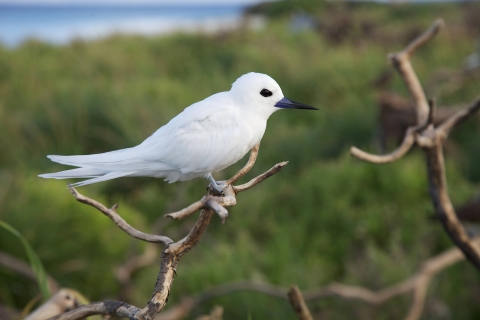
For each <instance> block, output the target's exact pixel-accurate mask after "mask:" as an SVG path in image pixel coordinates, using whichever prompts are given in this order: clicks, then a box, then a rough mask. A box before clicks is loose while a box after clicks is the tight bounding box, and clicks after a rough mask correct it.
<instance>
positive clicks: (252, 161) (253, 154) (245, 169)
mask: <svg viewBox="0 0 480 320" xmlns="http://www.w3.org/2000/svg"><path fill="white" fill-rule="evenodd" d="M259 149H260V143H257V144H256V145H254V146H253V148H252V150H251V151H250V158H248V161H247V164H246V165H245V166H244V167H243V168H242V169H240V171H238V172H237V173H236V174H235V175H234V176H233V177H231V178H230V179H228V180H227V185H232V184H234V183H235V182H237V181H238V180H239V179H240V178H242V177H243V176H244V175H246V174H247V172H249V171H250V170H251V169H252V167H253V165H254V164H255V161H256V160H257V157H258V150H259Z"/></svg>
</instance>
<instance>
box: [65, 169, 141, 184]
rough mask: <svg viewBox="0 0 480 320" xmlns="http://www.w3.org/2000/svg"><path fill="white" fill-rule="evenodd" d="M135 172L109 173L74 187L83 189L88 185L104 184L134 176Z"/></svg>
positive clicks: (81, 182)
mask: <svg viewBox="0 0 480 320" xmlns="http://www.w3.org/2000/svg"><path fill="white" fill-rule="evenodd" d="M134 173H135V172H109V173H107V174H104V175H103V176H100V177H96V178H93V179H88V180H83V181H80V182H76V183H72V186H73V187H81V186H86V185H88V184H92V183H97V182H102V181H107V180H112V179H116V178H120V177H126V176H130V175H132V174H134Z"/></svg>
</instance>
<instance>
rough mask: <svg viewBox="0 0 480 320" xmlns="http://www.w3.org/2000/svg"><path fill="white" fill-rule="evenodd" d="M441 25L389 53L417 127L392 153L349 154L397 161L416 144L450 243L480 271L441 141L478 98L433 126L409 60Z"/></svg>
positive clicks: (479, 252) (431, 111)
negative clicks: (455, 198)
mask: <svg viewBox="0 0 480 320" xmlns="http://www.w3.org/2000/svg"><path fill="white" fill-rule="evenodd" d="M443 26H444V22H443V20H441V19H437V20H436V21H435V22H434V23H433V24H432V26H431V27H430V28H429V29H428V30H427V31H425V32H424V33H423V34H422V35H420V36H419V37H418V38H417V39H415V40H413V42H412V43H411V44H409V45H408V46H407V47H406V48H405V49H403V50H402V51H400V52H398V53H394V54H390V55H389V58H390V60H391V61H392V62H393V65H394V66H395V68H396V69H397V71H398V72H399V73H400V75H401V76H402V78H403V80H404V81H405V83H406V85H407V87H408V89H409V90H410V93H411V94H412V96H413V98H414V100H415V110H416V115H417V124H416V126H415V127H409V128H408V129H407V131H406V133H405V138H404V140H403V141H404V142H403V143H402V145H401V146H400V147H399V148H398V149H397V150H396V151H394V152H393V153H391V154H388V155H381V156H378V155H373V154H369V153H366V152H363V151H361V150H359V149H357V148H354V147H352V149H351V154H352V155H353V156H355V157H357V158H359V159H361V160H364V161H368V162H371V163H375V164H380V163H387V162H392V161H395V160H398V159H399V158H401V157H402V156H403V155H404V154H406V153H407V151H408V150H409V149H410V148H411V147H412V146H413V145H415V144H416V145H418V146H419V147H421V148H422V149H423V151H424V152H425V156H426V163H427V169H428V180H429V185H430V188H429V189H430V197H431V200H432V202H433V205H434V207H435V211H436V213H437V216H438V218H439V219H440V221H441V222H442V224H443V226H444V228H445V231H446V232H447V233H448V235H449V236H450V238H451V239H452V240H453V242H454V243H455V244H456V245H457V246H458V247H459V248H460V249H461V250H462V251H463V253H464V254H465V256H466V257H467V258H468V260H470V262H472V263H473V264H474V265H475V266H476V267H477V268H478V269H479V270H480V248H478V247H477V246H475V245H473V243H472V241H471V239H470V237H469V236H468V234H467V232H466V231H465V229H464V227H463V226H462V224H461V223H460V222H459V220H458V218H457V215H456V213H455V209H454V208H453V205H452V203H451V200H450V197H449V195H448V187H447V180H446V177H445V164H444V157H443V142H444V141H445V139H446V137H447V136H448V134H449V133H450V131H451V130H452V129H453V128H454V127H456V126H457V125H459V124H460V123H461V122H463V121H465V120H467V119H468V118H470V117H471V116H472V115H473V114H474V113H475V112H476V111H478V109H480V98H477V100H475V101H474V102H473V103H471V104H470V105H469V106H467V107H466V108H464V109H462V110H460V111H458V112H456V113H455V114H453V115H451V116H450V117H449V118H447V119H446V120H445V121H444V122H443V123H442V124H440V125H439V126H438V127H436V128H435V126H434V124H433V118H434V116H433V114H434V110H435V105H434V103H432V104H430V105H429V103H428V102H427V99H426V98H425V93H424V91H423V89H422V86H421V85H420V82H419V81H418V78H417V75H416V74H415V71H414V70H413V67H412V65H411V63H410V57H411V56H412V54H413V53H414V52H415V51H416V50H417V49H418V48H419V47H420V46H422V45H424V44H425V43H427V42H428V41H430V40H431V39H433V38H434V37H435V35H436V34H437V33H438V32H439V31H440V29H441V28H442V27H443Z"/></svg>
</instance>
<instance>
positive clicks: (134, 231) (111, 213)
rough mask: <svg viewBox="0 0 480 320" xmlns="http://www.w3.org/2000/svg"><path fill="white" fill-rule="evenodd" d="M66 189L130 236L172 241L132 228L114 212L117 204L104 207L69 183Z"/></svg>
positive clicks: (146, 239)
mask: <svg viewBox="0 0 480 320" xmlns="http://www.w3.org/2000/svg"><path fill="white" fill-rule="evenodd" d="M68 189H69V190H70V193H71V194H72V195H73V196H74V197H75V199H76V200H77V201H78V202H81V203H84V204H88V205H89V206H92V207H94V208H95V209H97V210H98V211H100V212H102V213H103V214H104V215H106V216H107V217H109V218H110V219H111V220H112V221H113V222H114V223H115V224H116V225H117V226H118V227H119V228H120V229H122V230H123V231H125V232H126V233H127V234H129V235H130V236H132V237H134V238H136V239H139V240H143V241H146V242H152V243H164V244H166V245H168V244H170V243H172V242H173V240H172V239H170V238H168V237H165V236H157V235H153V234H148V233H143V232H141V231H138V230H137V229H135V228H133V227H132V226H131V225H129V224H128V223H127V222H126V221H125V220H123V218H122V217H120V216H119V215H118V213H117V212H116V209H117V208H118V206H117V205H114V206H113V207H112V208H111V209H109V208H107V207H105V206H104V205H103V204H101V203H100V202H98V201H95V200H93V199H90V198H88V197H85V196H84V195H82V194H81V193H80V192H78V191H77V190H76V189H75V188H74V187H72V186H71V185H70V184H69V185H68Z"/></svg>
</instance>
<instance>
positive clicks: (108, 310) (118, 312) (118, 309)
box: [50, 300, 138, 320]
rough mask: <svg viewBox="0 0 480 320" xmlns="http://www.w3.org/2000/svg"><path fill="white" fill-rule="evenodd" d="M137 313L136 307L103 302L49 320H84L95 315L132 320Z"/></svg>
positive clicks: (116, 302) (123, 303) (114, 302)
mask: <svg viewBox="0 0 480 320" xmlns="http://www.w3.org/2000/svg"><path fill="white" fill-rule="evenodd" d="M137 312H138V308H137V307H134V306H131V305H129V304H127V303H125V302H120V301H110V300H105V301H103V302H94V303H91V304H89V305H86V306H81V307H79V308H76V309H74V310H72V311H69V312H66V313H62V314H60V315H58V316H55V317H53V318H50V320H77V319H85V318H86V317H89V316H93V315H97V314H101V315H110V316H117V317H121V318H129V319H134V318H133V317H134V315H135V314H136V313H137Z"/></svg>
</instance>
